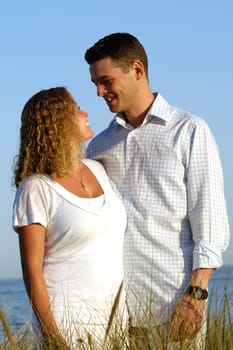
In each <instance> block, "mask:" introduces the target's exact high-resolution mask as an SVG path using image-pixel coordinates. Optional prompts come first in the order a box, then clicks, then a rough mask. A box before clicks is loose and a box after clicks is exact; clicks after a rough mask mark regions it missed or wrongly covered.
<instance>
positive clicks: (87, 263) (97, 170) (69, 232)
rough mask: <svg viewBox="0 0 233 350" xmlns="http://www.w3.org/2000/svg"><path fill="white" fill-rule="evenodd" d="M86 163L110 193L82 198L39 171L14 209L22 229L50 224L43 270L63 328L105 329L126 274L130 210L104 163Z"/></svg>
mask: <svg viewBox="0 0 233 350" xmlns="http://www.w3.org/2000/svg"><path fill="white" fill-rule="evenodd" d="M83 162H84V163H85V165H86V166H88V167H89V168H90V170H91V171H92V172H93V173H94V174H95V176H96V178H97V180H98V181H99V183H100V185H101V187H102V189H103V192H104V195H102V196H100V197H97V198H80V197H78V196H76V195H74V194H73V193H71V192H69V191H68V190H66V189H65V188H64V187H63V186H61V185H60V184H58V183H57V182H56V181H54V180H53V179H52V178H51V177H49V176H47V175H33V176H30V177H28V178H26V179H25V180H23V181H22V182H21V184H20V186H19V188H18V190H17V193H16V197H15V202H14V209H13V227H14V229H15V230H16V231H17V228H19V227H22V226H25V225H29V224H32V223H40V224H41V225H43V226H44V227H45V228H46V240H45V255H44V267H43V274H44V278H45V281H46V284H47V288H48V293H49V297H50V301H51V307H52V310H53V312H54V316H55V319H56V321H57V323H58V325H59V327H60V329H61V330H62V329H63V333H64V332H67V329H69V330H71V329H72V332H73V331H74V329H73V327H75V325H76V328H79V330H80V323H81V324H82V325H84V326H85V327H89V331H90V330H92V328H91V327H94V332H97V333H98V332H99V333H101V331H97V329H96V326H97V324H98V325H99V326H100V327H102V332H103V331H104V329H105V326H106V324H107V322H108V319H109V315H110V311H111V307H112V304H113V301H114V298H115V296H116V293H117V291H118V288H119V285H120V283H121V281H122V278H123V262H122V251H123V239H124V232H125V228H126V212H125V209H124V207H123V205H122V203H121V201H120V200H119V198H118V197H117V196H116V194H115V193H114V192H113V190H112V188H111V186H110V183H109V181H108V177H107V175H106V172H105V170H104V168H103V167H102V165H101V164H100V163H98V162H96V161H93V160H88V159H86V160H84V161H83ZM71 324H72V327H71ZM64 336H66V337H67V335H65V334H64ZM68 338H69V337H68ZM72 338H73V335H72ZM72 341H73V340H72Z"/></svg>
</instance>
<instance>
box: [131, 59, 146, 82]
mask: <svg viewBox="0 0 233 350" xmlns="http://www.w3.org/2000/svg"><path fill="white" fill-rule="evenodd" d="M133 69H134V71H135V74H136V78H137V79H140V78H141V77H142V76H143V75H144V74H145V69H144V66H143V63H142V62H141V61H140V60H136V61H134V63H133Z"/></svg>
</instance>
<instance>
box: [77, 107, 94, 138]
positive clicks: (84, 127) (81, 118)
mask: <svg viewBox="0 0 233 350" xmlns="http://www.w3.org/2000/svg"><path fill="white" fill-rule="evenodd" d="M87 117H88V114H87V112H84V111H83V110H81V109H80V107H79V106H77V109H76V119H77V123H78V127H79V130H80V133H81V135H82V137H83V142H85V141H87V140H89V139H90V138H92V137H93V135H94V132H93V131H92V129H91V127H90V125H89V124H88V120H87Z"/></svg>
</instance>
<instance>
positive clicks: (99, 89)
mask: <svg viewBox="0 0 233 350" xmlns="http://www.w3.org/2000/svg"><path fill="white" fill-rule="evenodd" d="M105 94H106V88H105V87H104V85H101V84H98V85H97V95H98V96H99V97H103V96H104V95H105Z"/></svg>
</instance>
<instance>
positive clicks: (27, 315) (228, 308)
mask: <svg viewBox="0 0 233 350" xmlns="http://www.w3.org/2000/svg"><path fill="white" fill-rule="evenodd" d="M212 276H213V277H212V279H211V281H210V284H209V312H210V314H213V316H215V317H216V316H218V314H220V312H221V313H222V310H223V309H224V310H225V313H226V315H225V317H226V319H228V320H229V322H231V324H232V323H233V265H224V266H222V267H221V268H220V269H218V270H217V271H216V272H215V273H214V274H213V275H212ZM0 309H1V311H2V313H3V314H4V317H5V319H6V322H7V324H8V325H9V327H10V329H11V331H12V332H13V333H14V334H16V333H17V332H21V331H22V329H23V327H24V328H25V326H26V325H27V324H29V323H30V320H31V318H32V312H31V307H30V304H29V302H28V298H27V295H26V291H25V288H24V284H23V280H22V279H21V278H18V279H0ZM5 337H6V334H5V330H4V327H3V323H2V321H1V320H0V343H1V342H2V341H3V340H4V339H5Z"/></svg>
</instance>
